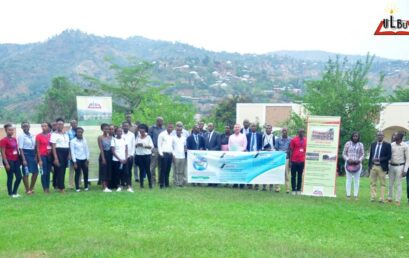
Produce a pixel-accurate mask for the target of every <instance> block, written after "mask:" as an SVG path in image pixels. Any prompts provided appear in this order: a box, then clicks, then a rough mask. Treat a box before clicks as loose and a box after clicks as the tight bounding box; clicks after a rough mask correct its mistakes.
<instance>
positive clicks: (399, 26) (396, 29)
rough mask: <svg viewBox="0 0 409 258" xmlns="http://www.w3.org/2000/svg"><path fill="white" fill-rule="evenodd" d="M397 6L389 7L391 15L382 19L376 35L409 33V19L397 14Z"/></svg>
mask: <svg viewBox="0 0 409 258" xmlns="http://www.w3.org/2000/svg"><path fill="white" fill-rule="evenodd" d="M396 10H397V9H396V8H393V7H391V8H389V11H388V12H389V17H387V18H384V19H382V20H381V21H380V22H379V25H378V27H377V28H376V31H375V33H374V35H409V21H408V19H402V17H398V16H395V14H396Z"/></svg>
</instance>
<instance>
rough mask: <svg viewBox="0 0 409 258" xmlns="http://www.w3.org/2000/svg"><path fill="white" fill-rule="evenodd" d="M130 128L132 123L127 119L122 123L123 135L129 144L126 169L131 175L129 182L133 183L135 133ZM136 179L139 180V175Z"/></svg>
mask: <svg viewBox="0 0 409 258" xmlns="http://www.w3.org/2000/svg"><path fill="white" fill-rule="evenodd" d="M129 128H130V125H129V123H128V122H126V121H125V122H123V123H122V130H123V134H122V137H123V138H124V139H125V142H126V144H127V145H128V159H127V165H126V166H125V169H127V173H128V175H129V182H130V184H132V167H133V163H134V155H135V134H134V133H133V132H131V131H130V130H129ZM135 180H137V181H139V177H136V178H135ZM129 186H131V185H129Z"/></svg>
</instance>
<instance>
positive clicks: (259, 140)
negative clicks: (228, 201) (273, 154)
mask: <svg viewBox="0 0 409 258" xmlns="http://www.w3.org/2000/svg"><path fill="white" fill-rule="evenodd" d="M246 137H247V151H261V148H262V147H263V135H262V134H261V133H260V132H257V125H256V124H255V123H252V124H251V125H250V132H249V133H248V134H247V135H246ZM247 187H248V188H249V189H251V188H252V185H247ZM254 188H255V189H258V185H255V186H254Z"/></svg>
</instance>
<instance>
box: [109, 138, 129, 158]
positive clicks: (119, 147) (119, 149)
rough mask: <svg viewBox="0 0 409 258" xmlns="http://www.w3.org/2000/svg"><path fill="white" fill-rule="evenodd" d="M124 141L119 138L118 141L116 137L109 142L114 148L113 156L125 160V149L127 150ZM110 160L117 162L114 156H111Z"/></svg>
mask: <svg viewBox="0 0 409 258" xmlns="http://www.w3.org/2000/svg"><path fill="white" fill-rule="evenodd" d="M127 146H128V145H127V144H126V140H125V139H124V138H123V137H121V139H118V138H116V137H112V140H111V147H114V150H115V154H116V155H117V156H118V157H119V158H120V159H121V160H125V159H126V148H127ZM112 160H113V161H119V160H118V159H117V158H116V157H115V155H112Z"/></svg>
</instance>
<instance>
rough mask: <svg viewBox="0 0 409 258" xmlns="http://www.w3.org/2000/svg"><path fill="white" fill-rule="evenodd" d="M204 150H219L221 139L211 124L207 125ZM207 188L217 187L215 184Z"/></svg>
mask: <svg viewBox="0 0 409 258" xmlns="http://www.w3.org/2000/svg"><path fill="white" fill-rule="evenodd" d="M206 136H207V137H206V138H205V141H206V150H209V151H220V150H221V148H222V147H221V146H222V145H221V137H220V134H219V133H218V132H215V131H214V125H213V123H208V124H207V134H206ZM208 186H217V184H208Z"/></svg>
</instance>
